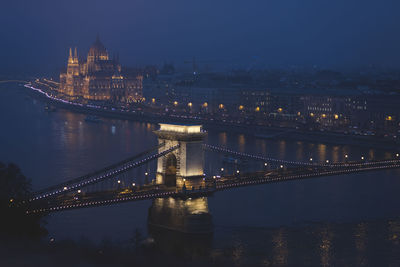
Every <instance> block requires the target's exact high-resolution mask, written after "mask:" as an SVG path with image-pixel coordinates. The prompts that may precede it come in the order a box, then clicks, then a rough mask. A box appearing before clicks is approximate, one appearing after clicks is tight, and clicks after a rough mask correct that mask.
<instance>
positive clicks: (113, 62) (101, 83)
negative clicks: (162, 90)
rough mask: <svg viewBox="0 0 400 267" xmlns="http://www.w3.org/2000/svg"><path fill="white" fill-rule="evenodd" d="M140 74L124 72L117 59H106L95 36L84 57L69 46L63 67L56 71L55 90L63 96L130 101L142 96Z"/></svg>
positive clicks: (102, 47) (106, 54) (106, 55)
mask: <svg viewBox="0 0 400 267" xmlns="http://www.w3.org/2000/svg"><path fill="white" fill-rule="evenodd" d="M142 83H143V76H142V75H141V74H138V73H124V72H123V71H122V68H121V65H120V64H119V60H118V59H116V58H114V59H110V58H109V55H108V52H107V50H106V48H105V47H104V45H103V44H102V43H101V42H100V40H99V37H97V39H96V42H95V43H94V44H93V45H92V46H91V47H90V49H89V53H88V55H87V59H86V61H84V60H82V59H81V60H80V59H78V53H77V50H76V48H75V51H74V54H72V49H71V48H70V49H69V57H68V65H67V71H66V72H62V73H61V74H60V87H59V91H60V92H61V93H63V94H65V95H67V96H70V97H75V98H83V99H87V100H102V101H105V100H106V101H113V102H122V103H130V102H137V101H140V100H141V99H142V87H143V85H142Z"/></svg>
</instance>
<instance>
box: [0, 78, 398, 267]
mask: <svg viewBox="0 0 400 267" xmlns="http://www.w3.org/2000/svg"><path fill="white" fill-rule="evenodd" d="M45 105H46V103H44V102H43V100H40V99H38V98H37V97H34V96H32V95H29V94H28V93H27V89H25V88H22V87H19V86H17V85H7V86H6V85H0V161H4V162H15V163H17V164H18V165H19V166H20V167H21V169H22V170H23V172H24V173H25V175H26V176H28V177H29V178H30V179H32V183H33V187H34V189H40V188H43V187H46V186H47V185H51V184H55V183H59V182H61V181H64V180H67V179H69V178H74V177H77V176H79V175H82V174H85V173H87V172H89V171H92V170H95V169H98V168H99V167H103V166H105V165H107V164H110V163H113V162H117V161H119V160H122V159H124V158H126V157H129V156H132V155H134V154H136V153H138V152H140V151H143V150H145V149H147V148H149V147H151V146H154V145H155V144H156V143H157V140H156V137H155V135H154V134H153V133H152V130H155V129H156V128H157V126H156V125H153V124H147V123H137V122H130V121H121V120H113V119H103V123H88V122H85V117H86V116H85V115H82V114H76V113H72V112H69V111H66V110H57V111H56V112H47V111H45V109H44V107H45ZM207 139H208V140H207V142H208V143H210V144H215V145H219V146H226V147H228V148H231V149H234V150H238V151H246V152H250V153H255V154H260V155H268V156H271V157H276V158H285V159H295V160H299V161H307V160H308V159H309V158H310V157H313V159H314V160H318V161H325V160H326V159H329V160H331V161H340V160H342V159H343V157H344V155H345V154H349V156H350V158H359V157H361V155H364V156H366V157H368V158H376V159H381V158H388V157H391V156H392V155H393V153H394V151H395V150H394V151H384V150H379V149H373V148H371V149H368V148H360V147H355V146H354V147H352V146H342V145H328V144H320V143H318V142H316V143H308V142H296V141H279V140H262V139H254V138H253V137H251V136H246V135H242V134H237V133H229V132H225V131H221V132H217V131H211V132H209V135H208V138H207ZM213 157H214V156H212V155H209V159H210V158H211V160H208V161H207V164H206V167H205V172H206V173H208V174H214V173H215V174H216V173H217V172H218V171H217V170H218V169H219V168H220V167H221V166H222V165H221V164H222V163H221V162H220V161H218V160H214V158H213ZM151 168H152V169H154V166H151ZM139 172H141V170H139ZM139 176H140V173H139V174H138V179H140V177H139ZM151 203H152V202H151V201H141V202H133V203H123V204H119V205H114V206H109V207H98V208H92V209H82V210H73V211H65V212H61V213H56V214H52V215H51V216H50V217H49V219H48V225H47V228H48V230H49V232H50V236H51V237H54V238H56V240H60V239H75V240H79V239H80V238H82V237H87V238H89V239H90V240H93V241H94V242H100V241H101V240H103V239H105V238H106V239H111V240H115V241H116V242H122V243H123V242H124V241H126V240H128V239H130V238H131V237H132V235H133V233H134V232H135V230H136V229H139V230H140V231H142V232H143V233H144V234H145V235H146V233H147V231H148V229H147V215H148V209H149V207H150V206H151ZM399 204H400V170H387V171H377V172H368V173H361V174H351V175H346V176H332V177H324V178H319V179H311V180H302V181H292V182H286V183H278V184H269V185H260V186H255V187H246V188H240V189H233V190H230V191H224V192H219V193H217V194H215V195H214V196H212V197H209V198H208V209H209V211H210V213H211V214H212V221H213V224H214V234H213V236H212V240H211V242H210V243H209V246H210V247H209V250H208V252H207V253H208V254H207V255H209V256H210V257H214V258H218V257H220V256H221V255H222V256H223V257H228V258H230V259H232V261H233V262H237V263H238V264H240V263H242V264H245V263H254V264H255V263H256V264H264V265H266V266H268V265H269V264H278V265H279V264H281V265H285V264H288V263H293V261H294V262H296V261H305V262H307V261H308V262H309V263H310V264H313V265H314V264H322V265H326V264H325V263H327V265H330V264H333V262H336V263H340V261H338V258H340V259H342V260H344V262H351V263H353V264H357V265H359V264H363V262H367V263H368V262H369V264H370V263H371V261H369V260H371V259H369V258H368V257H369V256H368V255H370V252H371V251H372V252H374V251H375V252H376V251H377V250H376V249H374V245H372V244H374V243H379V242H381V243H379V244H381V246H380V249H382V248H384V251H385V252H387V253H389V252H390V253H389V255H387V256H388V257H389V262H391V260H390V259H392V262H396V258H395V256H393V255H397V252H399V250H398V249H399V244H398V238H399V237H398V236H400V231H399V224H400V222H399V220H398V219H397V218H398V217H399V216H400V205H399ZM393 218H394V219H393ZM304 242H305V243H304ZM371 242H372V243H371ZM201 244H202V243H201ZM207 246H208V245H207ZM346 246H348V249H346V251H347V252H346V251H345V252H343V251H341V249H343V248H345V247H346ZM385 248H387V249H385ZM349 251H350V252H349ZM388 251H389V252H388ZM392 252H393V253H392ZM189 253H190V252H189ZM371 255H373V254H371ZM379 255H381V254H379ZM222 256H221V257H222ZM304 257H305V258H304ZM343 257H344V258H343ZM346 257H347V258H346ZM346 259H348V260H346ZM342 263H343V262H342ZM305 265H307V264H305ZM351 265H352V264H351Z"/></svg>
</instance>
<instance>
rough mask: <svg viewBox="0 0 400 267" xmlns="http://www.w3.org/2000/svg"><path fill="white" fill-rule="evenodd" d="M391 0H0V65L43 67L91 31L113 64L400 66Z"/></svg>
mask: <svg viewBox="0 0 400 267" xmlns="http://www.w3.org/2000/svg"><path fill="white" fill-rule="evenodd" d="M399 12H400V1H399V0H242V1H236V0H201V1H200V0H197V1H192V0H113V1H106V0H96V1H85V0H80V1H77V0H69V1H57V0H34V1H33V0H25V1H22V0H13V1H7V0H4V1H2V3H1V8H0V34H1V42H0V61H1V63H2V64H1V65H0V66H1V67H0V68H1V69H0V70H1V71H2V72H3V73H4V72H5V71H10V70H11V71H18V70H21V71H36V72H38V73H40V72H43V73H44V74H46V73H47V72H50V71H52V70H55V69H56V70H57V72H58V70H59V69H60V68H61V67H63V66H64V64H65V62H66V57H67V49H68V47H69V46H77V47H78V49H79V51H80V53H81V54H83V55H85V56H86V53H87V51H88V49H89V47H90V45H91V44H92V43H93V41H94V39H95V37H96V34H97V33H99V34H100V37H101V40H102V41H103V43H104V44H105V46H106V47H107V48H108V50H109V51H110V52H111V53H112V52H119V53H120V58H121V61H122V63H124V64H126V65H131V66H140V65H143V64H152V63H162V62H163V61H165V60H168V61H173V62H175V63H176V64H182V63H183V61H184V60H190V59H191V58H192V57H193V56H195V57H196V59H198V60H210V64H213V63H215V64H226V65H233V64H236V65H238V66H243V67H246V66H248V65H251V64H257V65H259V66H269V67H282V66H287V65H303V66H311V65H319V66H323V67H342V66H343V67H352V66H356V67H357V66H366V65H371V64H372V65H377V66H390V67H400V53H399V49H400V15H399Z"/></svg>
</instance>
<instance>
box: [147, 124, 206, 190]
mask: <svg viewBox="0 0 400 267" xmlns="http://www.w3.org/2000/svg"><path fill="white" fill-rule="evenodd" d="M155 133H156V135H157V136H158V142H159V143H160V144H162V143H165V145H164V147H161V148H160V152H161V151H164V150H165V149H168V148H170V147H174V146H176V145H179V148H178V149H176V150H175V151H173V152H171V153H169V154H167V155H166V156H164V157H160V158H158V162H157V175H156V182H157V184H166V185H168V186H176V187H178V188H182V187H183V185H184V184H185V186H186V188H188V189H191V188H192V186H194V187H195V188H198V187H199V186H204V185H203V177H204V169H203V168H204V151H203V140H204V137H205V136H206V132H204V131H203V130H202V128H201V125H176V124H160V129H159V130H157V131H155Z"/></svg>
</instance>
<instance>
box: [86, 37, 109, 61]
mask: <svg viewBox="0 0 400 267" xmlns="http://www.w3.org/2000/svg"><path fill="white" fill-rule="evenodd" d="M95 60H108V52H107V49H106V48H105V47H104V45H103V44H102V43H101V42H100V38H99V36H97V38H96V41H95V42H94V44H93V45H92V46H91V47H90V49H89V53H88V61H89V62H90V61H95Z"/></svg>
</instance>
